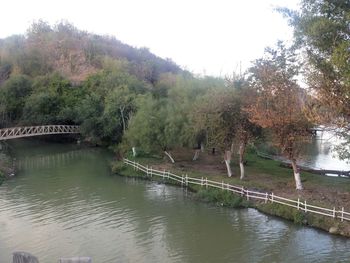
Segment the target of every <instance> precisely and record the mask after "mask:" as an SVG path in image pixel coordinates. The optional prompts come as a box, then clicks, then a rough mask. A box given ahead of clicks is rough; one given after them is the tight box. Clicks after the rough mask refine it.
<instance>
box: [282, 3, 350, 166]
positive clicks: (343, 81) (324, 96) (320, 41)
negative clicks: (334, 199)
mask: <svg viewBox="0 0 350 263" xmlns="http://www.w3.org/2000/svg"><path fill="white" fill-rule="evenodd" d="M281 11H282V12H283V13H284V14H285V15H286V16H287V17H288V19H289V22H290V24H291V25H292V26H293V27H294V33H295V42H296V46H297V47H299V48H301V50H302V51H303V52H304V53H305V54H306V58H307V64H306V67H305V70H306V75H307V83H308V84H309V86H310V87H311V88H312V89H313V91H314V93H313V94H314V95H316V96H317V99H318V100H319V101H320V104H322V105H323V106H327V107H328V114H327V116H330V118H327V119H325V120H324V121H325V122H326V124H327V123H328V124H336V125H337V126H338V127H340V128H341V130H342V131H343V135H344V136H345V138H346V139H347V141H346V142H345V143H344V144H343V147H339V148H338V149H339V150H340V153H341V156H342V157H343V158H349V160H350V66H349V64H350V2H349V1H348V0H339V1H335V0H322V1H321V0H302V1H301V9H300V11H292V10H288V9H282V10H281ZM330 110H332V113H333V114H332V115H330V114H329V111H330ZM323 112H324V111H323ZM323 112H322V113H321V114H322V115H321V116H320V117H322V118H321V119H324V116H325V115H324V114H323Z"/></svg>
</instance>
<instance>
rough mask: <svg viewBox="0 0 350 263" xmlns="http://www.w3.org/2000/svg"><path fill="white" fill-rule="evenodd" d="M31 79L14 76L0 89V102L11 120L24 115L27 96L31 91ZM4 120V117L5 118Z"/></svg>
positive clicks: (2, 109) (3, 110) (4, 112)
mask: <svg viewBox="0 0 350 263" xmlns="http://www.w3.org/2000/svg"><path fill="white" fill-rule="evenodd" d="M31 91H32V87H31V81H30V80H29V78H28V77H26V76H22V75H19V76H13V77H11V78H10V79H8V80H7V81H6V82H5V83H4V84H3V85H2V87H1V89H0V104H1V105H2V107H1V109H0V110H1V111H2V113H3V116H4V115H6V119H8V120H9V121H10V122H13V121H15V120H18V119H19V118H20V117H21V116H22V112H23V107H24V104H25V100H26V97H27V96H28V95H29V94H30V93H31ZM3 121H4V119H3Z"/></svg>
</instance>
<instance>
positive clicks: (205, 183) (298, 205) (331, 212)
mask: <svg viewBox="0 0 350 263" xmlns="http://www.w3.org/2000/svg"><path fill="white" fill-rule="evenodd" d="M124 163H125V164H127V165H130V166H132V167H133V168H134V169H135V170H139V171H142V172H144V173H146V175H147V176H148V177H153V176H157V177H160V178H163V179H167V180H172V181H175V182H177V183H180V184H181V185H182V186H186V187H187V186H188V185H189V184H194V185H200V186H201V187H206V188H208V187H212V188H218V189H221V190H226V191H230V192H232V193H235V194H238V195H240V196H242V197H245V198H247V200H250V199H256V200H261V201H263V202H265V203H267V202H271V203H278V204H281V205H285V206H289V207H292V208H295V209H297V210H301V211H304V212H305V213H314V214H318V215H323V216H328V217H332V218H334V219H340V220H341V221H344V220H346V221H350V213H349V212H345V211H344V207H342V208H341V209H340V210H336V208H335V207H333V209H329V208H324V207H319V206H315V205H311V204H308V203H307V202H306V200H304V201H301V200H300V199H299V198H298V199H297V200H293V199H288V198H284V197H281V196H277V195H274V194H273V193H267V192H257V191H252V190H249V189H245V188H244V187H243V186H237V185H231V184H228V183H225V182H224V181H221V182H218V181H212V180H208V178H204V177H202V178H193V177H189V176H187V174H186V175H181V176H180V175H176V174H173V173H171V172H170V171H165V170H163V171H159V170H156V169H153V168H152V167H148V166H144V165H141V164H139V163H137V162H135V161H130V160H128V159H124Z"/></svg>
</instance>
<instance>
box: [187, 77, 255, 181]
mask: <svg viewBox="0 0 350 263" xmlns="http://www.w3.org/2000/svg"><path fill="white" fill-rule="evenodd" d="M243 82H244V80H243V79H240V80H231V81H230V83H229V85H227V87H223V86H221V88H217V87H216V88H215V89H212V90H210V91H209V92H208V93H207V94H206V95H205V96H203V97H202V98H201V99H200V100H199V101H198V102H197V104H196V106H195V110H194V114H193V116H192V118H193V123H194V127H195V130H196V131H197V133H198V134H200V133H201V132H202V131H204V133H205V134H206V136H207V141H208V144H209V146H211V147H219V148H221V149H222V150H223V151H224V161H225V165H226V169H227V175H228V176H229V177H231V176H232V170H231V166H230V164H231V157H232V153H233V151H234V147H235V145H238V147H239V150H238V153H239V166H240V170H241V176H240V178H241V179H243V178H244V154H245V149H246V146H247V144H248V143H249V142H250V141H251V140H252V139H253V138H254V137H255V136H256V134H257V132H258V127H257V126H256V125H254V124H253V123H252V122H251V121H250V120H249V118H248V114H247V113H246V112H245V111H244V108H245V106H246V105H247V102H248V100H246V98H247V97H248V95H247V90H246V89H245V88H243V84H242V83H243Z"/></svg>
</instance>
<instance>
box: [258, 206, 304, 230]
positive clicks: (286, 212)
mask: <svg viewBox="0 0 350 263" xmlns="http://www.w3.org/2000/svg"><path fill="white" fill-rule="evenodd" d="M257 208H258V209H259V210H261V211H263V212H265V213H268V214H270V215H275V216H279V217H282V218H285V219H288V220H291V221H293V222H294V223H296V224H300V225H301V224H305V223H306V222H307V221H306V214H305V213H304V212H303V211H300V210H297V209H293V208H290V207H288V206H285V205H281V204H277V203H267V204H259V205H258V206H257Z"/></svg>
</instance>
